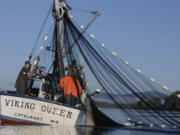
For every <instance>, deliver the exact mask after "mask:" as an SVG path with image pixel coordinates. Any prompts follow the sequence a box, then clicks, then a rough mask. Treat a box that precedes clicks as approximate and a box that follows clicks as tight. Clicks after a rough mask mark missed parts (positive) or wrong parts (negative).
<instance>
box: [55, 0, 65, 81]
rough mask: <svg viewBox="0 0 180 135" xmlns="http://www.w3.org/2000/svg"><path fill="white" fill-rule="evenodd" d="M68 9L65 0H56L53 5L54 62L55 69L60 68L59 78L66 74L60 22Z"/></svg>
mask: <svg viewBox="0 0 180 135" xmlns="http://www.w3.org/2000/svg"><path fill="white" fill-rule="evenodd" d="M66 11H67V6H66V3H65V0H54V6H53V16H54V18H55V31H54V32H55V33H54V34H55V63H54V70H58V71H56V72H58V74H59V76H58V77H59V78H61V77H63V76H64V75H65V70H64V60H63V55H62V46H63V45H62V42H61V40H62V39H61V37H63V35H61V36H60V27H59V25H60V22H61V21H62V18H63V16H64V13H65V12H66Z"/></svg>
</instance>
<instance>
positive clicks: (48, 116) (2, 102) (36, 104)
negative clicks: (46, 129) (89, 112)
mask: <svg viewBox="0 0 180 135" xmlns="http://www.w3.org/2000/svg"><path fill="white" fill-rule="evenodd" d="M0 115H1V125H56V126H76V125H84V122H83V117H85V113H84V110H83V109H82V108H77V107H74V106H69V105H66V104H62V103H58V102H54V101H49V100H45V99H41V98H35V97H29V96H20V95H12V94H0Z"/></svg>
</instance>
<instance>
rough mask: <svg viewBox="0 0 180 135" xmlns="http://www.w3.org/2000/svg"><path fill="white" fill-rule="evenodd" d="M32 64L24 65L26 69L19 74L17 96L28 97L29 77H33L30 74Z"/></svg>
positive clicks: (16, 84)
mask: <svg viewBox="0 0 180 135" xmlns="http://www.w3.org/2000/svg"><path fill="white" fill-rule="evenodd" d="M30 68H31V64H30V62H29V61H26V62H25V64H24V67H23V68H22V69H21V71H20V72H19V75H18V77H17V80H16V83H15V86H14V87H15V88H16V92H17V94H20V95H26V94H27V88H28V77H30V76H31V72H30Z"/></svg>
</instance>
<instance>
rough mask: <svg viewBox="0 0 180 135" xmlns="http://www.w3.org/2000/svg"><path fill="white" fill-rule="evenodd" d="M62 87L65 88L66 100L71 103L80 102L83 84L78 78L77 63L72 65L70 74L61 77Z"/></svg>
mask: <svg viewBox="0 0 180 135" xmlns="http://www.w3.org/2000/svg"><path fill="white" fill-rule="evenodd" d="M60 87H61V89H62V90H63V95H64V102H65V103H67V104H70V105H76V104H77V103H78V99H79V98H80V97H79V96H80V95H81V94H82V86H81V84H80V82H79V80H78V76H77V67H76V65H73V64H72V65H71V66H70V75H67V76H65V77H63V78H61V79H60Z"/></svg>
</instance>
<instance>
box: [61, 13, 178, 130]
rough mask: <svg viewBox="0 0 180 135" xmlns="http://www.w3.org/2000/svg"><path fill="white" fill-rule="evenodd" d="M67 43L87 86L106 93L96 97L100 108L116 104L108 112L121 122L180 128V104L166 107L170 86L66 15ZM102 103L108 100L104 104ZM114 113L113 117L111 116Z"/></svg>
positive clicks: (67, 49) (70, 60) (70, 57)
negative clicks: (102, 42)
mask: <svg viewBox="0 0 180 135" xmlns="http://www.w3.org/2000/svg"><path fill="white" fill-rule="evenodd" d="M64 21H65V37H66V38H65V44H66V50H65V52H66V54H67V58H68V61H69V63H71V62H72V60H73V59H76V60H77V61H78V64H79V65H81V66H82V68H81V69H82V72H83V74H84V76H85V78H84V82H85V83H86V86H87V87H86V89H88V90H90V91H91V92H93V91H94V90H96V89H101V90H102V91H103V92H102V93H101V94H100V95H98V96H95V97H94V98H95V100H96V102H97V105H98V106H99V109H100V110H101V111H102V112H104V113H105V114H107V115H108V113H107V112H106V111H105V110H104V109H103V106H108V105H109V106H108V107H114V109H115V110H114V112H113V113H111V114H110V115H109V117H111V118H112V119H113V120H115V121H118V122H119V123H121V124H122V123H124V124H130V125H141V126H150V127H160V128H165V127H168V128H179V127H180V121H179V119H178V117H179V116H178V112H179V107H167V106H168V104H172V103H170V102H168V100H167V99H168V97H169V94H170V93H169V92H168V91H167V88H166V87H165V86H164V87H162V86H161V85H159V84H158V83H156V82H155V81H154V80H153V79H152V78H148V77H147V76H145V75H144V74H143V73H142V72H141V71H140V70H135V69H134V68H132V67H131V66H130V65H129V64H128V62H127V61H123V60H122V59H121V58H119V57H118V56H117V54H116V53H115V52H110V51H109V50H108V49H106V48H105V47H104V44H100V43H99V42H98V41H96V40H95V39H94V37H93V35H88V34H87V33H85V34H83V35H82V34H81V32H82V29H81V28H79V26H76V25H75V23H73V22H72V21H71V19H69V18H68V16H65V17H64ZM103 102H105V103H104V104H103ZM111 115H113V116H111Z"/></svg>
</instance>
